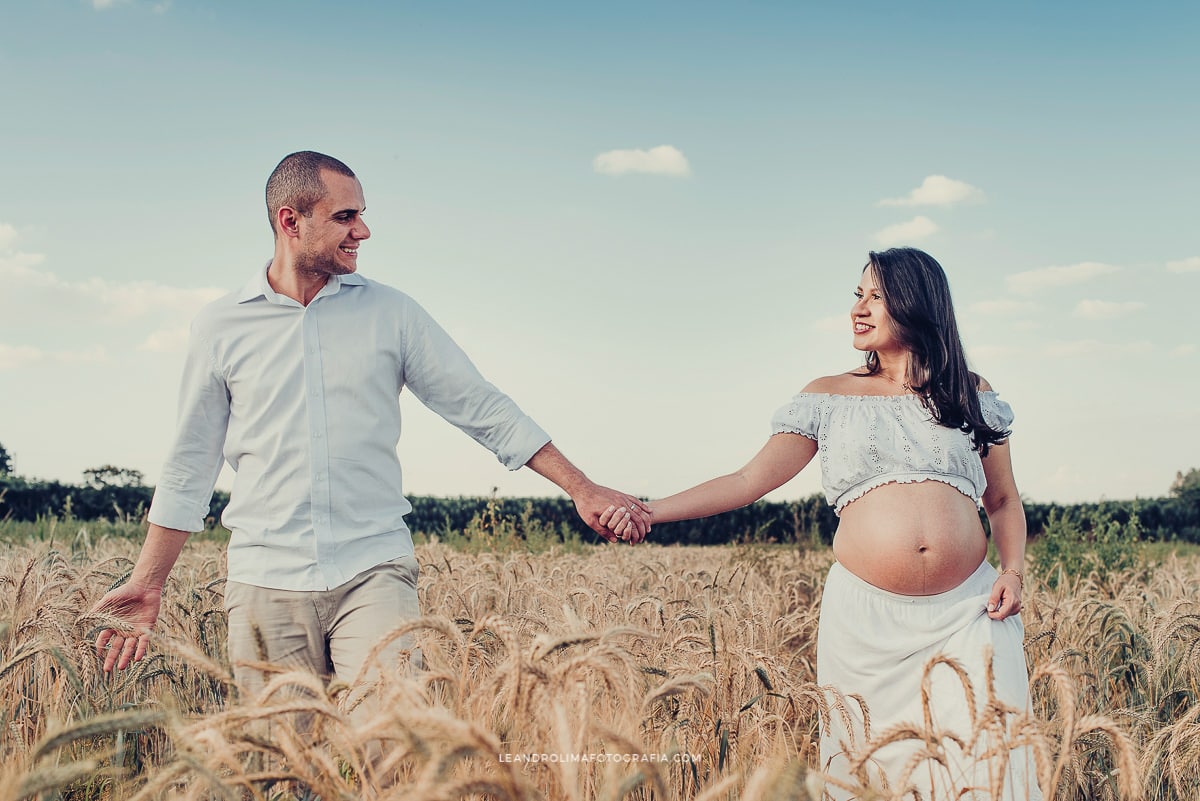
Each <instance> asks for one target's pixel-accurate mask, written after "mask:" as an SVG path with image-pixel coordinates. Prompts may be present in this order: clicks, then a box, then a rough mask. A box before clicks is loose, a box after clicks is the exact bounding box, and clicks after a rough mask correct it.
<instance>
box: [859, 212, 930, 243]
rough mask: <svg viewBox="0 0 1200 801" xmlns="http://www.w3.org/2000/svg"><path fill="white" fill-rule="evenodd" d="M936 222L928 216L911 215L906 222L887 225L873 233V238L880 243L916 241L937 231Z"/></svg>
mask: <svg viewBox="0 0 1200 801" xmlns="http://www.w3.org/2000/svg"><path fill="white" fill-rule="evenodd" d="M938 230H939V229H938V226H937V223H935V222H934V221H933V220H931V219H929V218H928V217H913V218H912V219H911V220H909V221H908V222H902V223H896V224H895V225H889V226H888V227H886V228H884V229H883V230H881V231H877V232H876V233H875V239H876V240H877V241H878V242H879V243H880V244H881V245H903V244H905V243H908V242H917V241H920V240H922V239H925V238H926V237H929V236H933V235H934V234H936V233H937V232H938Z"/></svg>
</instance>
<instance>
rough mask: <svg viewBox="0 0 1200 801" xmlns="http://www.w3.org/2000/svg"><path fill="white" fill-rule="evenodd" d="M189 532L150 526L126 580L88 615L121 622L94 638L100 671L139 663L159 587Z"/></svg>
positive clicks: (155, 616)
mask: <svg viewBox="0 0 1200 801" xmlns="http://www.w3.org/2000/svg"><path fill="white" fill-rule="evenodd" d="M189 535H190V532H187V531H179V530H178V529H173V528H163V527H162V526H158V525H155V524H154V523H151V524H150V530H149V531H148V532H146V541H145V543H143V544H142V552H141V554H139V555H138V560H137V564H135V565H134V567H133V573H132V574H130V576H129V581H127V582H125V583H124V584H122V585H121V586H120V587H116V588H114V589H112V590H109V591H108V592H107V593H106V594H105V595H104V597H103V598H101V599H100V600H99V601H98V602H97V603H96V605H95V606H93V607H92V609H91V612H90V613H89V614H95V613H97V612H99V613H103V614H105V615H113V616H115V617H119V618H121V619H122V620H123V621H125V623H126V625H125V626H123V627H121V628H106V629H104V630H103V631H101V632H100V636H98V637H97V638H96V656H98V657H99V658H101V659H103V660H104V672H105V673H107V672H109V671H110V670H112V669H113V668H114V667H115V668H116V669H117V670H124V669H125V668H127V667H129V664H130V662H137V661H140V660H141V659H142V658H143V657H144V656H145V655H146V650H147V648H149V646H150V629H152V628H154V624H155V623H156V622H157V621H158V612H159V608H160V607H161V606H162V590H163V584H165V583H166V581H167V576H168V575H169V574H170V572H171V568H172V567H174V566H175V562H176V560H178V559H179V553H180V551H182V550H183V544H184V543H185V542H187V538H188V536H189Z"/></svg>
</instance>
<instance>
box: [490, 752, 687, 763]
mask: <svg viewBox="0 0 1200 801" xmlns="http://www.w3.org/2000/svg"><path fill="white" fill-rule="evenodd" d="M496 759H497V761H500V762H527V763H531V764H532V763H552V764H553V763H575V762H579V763H583V762H665V763H675V764H679V763H685V762H699V761H700V754H687V753H683V754H497V755H496Z"/></svg>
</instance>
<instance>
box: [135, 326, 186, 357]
mask: <svg viewBox="0 0 1200 801" xmlns="http://www.w3.org/2000/svg"><path fill="white" fill-rule="evenodd" d="M187 341H188V327H187V326H186V325H184V326H179V327H177V328H163V329H161V330H159V331H155V332H154V333H153V334H151V335H150V336H148V337H146V338H145V339H144V340H143V341H142V342H141V344H139V345H138V346H137V349H138V350H142V351H146V352H148V353H182V352H183V351H184V350H185V348H186V345H187Z"/></svg>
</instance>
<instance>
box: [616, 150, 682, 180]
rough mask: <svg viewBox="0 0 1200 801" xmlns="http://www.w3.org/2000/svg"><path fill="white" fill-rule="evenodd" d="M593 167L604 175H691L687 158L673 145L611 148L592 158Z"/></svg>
mask: <svg viewBox="0 0 1200 801" xmlns="http://www.w3.org/2000/svg"><path fill="white" fill-rule="evenodd" d="M592 169H594V170H595V171H596V172H598V173H601V174H602V175H626V174H629V173H646V174H648V175H676V176H680V175H690V174H691V172H692V168H691V166H690V165H689V164H688V160H687V158H686V157H685V156H684V155H683V153H681V152H679V150H677V149H675V148H674V147H672V146H671V145H659V146H658V147H652V148H650V149H649V150H609V151H607V152H605V153H601V154H600V155H598V156H596V158H594V159H592Z"/></svg>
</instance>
